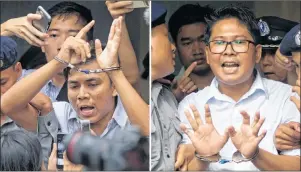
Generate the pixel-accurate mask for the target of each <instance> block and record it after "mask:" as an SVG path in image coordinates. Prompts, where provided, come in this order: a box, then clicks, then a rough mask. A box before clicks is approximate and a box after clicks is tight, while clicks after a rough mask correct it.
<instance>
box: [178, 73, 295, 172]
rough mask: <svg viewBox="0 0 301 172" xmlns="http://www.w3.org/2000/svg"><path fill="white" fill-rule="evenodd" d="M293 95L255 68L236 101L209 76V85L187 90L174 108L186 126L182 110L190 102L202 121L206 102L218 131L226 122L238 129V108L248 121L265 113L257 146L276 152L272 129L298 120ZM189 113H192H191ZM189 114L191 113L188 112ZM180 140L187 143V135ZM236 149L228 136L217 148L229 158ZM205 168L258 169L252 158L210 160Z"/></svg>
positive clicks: (290, 88) (293, 152)
mask: <svg viewBox="0 0 301 172" xmlns="http://www.w3.org/2000/svg"><path fill="white" fill-rule="evenodd" d="M292 95H293V93H292V87H291V86H289V85H287V84H283V83H281V82H278V81H273V80H269V79H266V78H262V77H261V76H260V74H259V72H258V71H257V72H256V78H255V80H254V82H253V84H252V86H251V88H250V90H249V91H248V92H247V93H245V94H244V95H243V96H242V97H241V98H240V100H239V101H237V102H236V101H234V100H233V99H232V98H230V97H228V96H227V95H225V94H222V93H221V92H220V91H219V89H218V81H217V79H216V78H214V79H213V81H212V83H211V85H210V86H208V87H206V88H204V89H203V90H201V91H198V92H197V93H191V94H190V95H188V96H186V97H185V98H184V99H183V101H181V102H180V105H179V108H178V111H179V114H180V118H181V121H182V123H185V124H186V125H187V127H188V128H190V129H191V126H190V124H189V122H188V120H187V118H186V116H185V114H184V110H185V109H189V105H190V104H194V105H195V106H196V108H197V109H198V111H199V113H200V115H201V119H202V120H203V121H205V110H204V106H205V104H208V105H209V108H210V112H211V117H212V123H213V125H214V127H215V128H216V130H217V131H218V133H219V134H221V135H223V134H224V131H225V129H226V128H227V127H229V126H231V125H232V126H234V127H235V129H236V130H239V128H240V126H241V124H242V121H243V118H242V115H241V114H240V112H241V111H242V110H244V111H246V112H247V113H248V114H249V115H250V121H253V119H254V116H255V113H256V112H257V111H259V112H260V115H261V117H265V122H264V124H263V125H262V127H261V129H260V131H259V134H260V133H261V132H262V131H263V130H264V129H266V130H267V134H266V136H265V137H264V138H263V140H262V141H261V142H260V144H259V147H260V148H261V149H264V150H266V151H268V152H270V153H272V154H275V155H277V154H278V152H277V150H276V147H275V144H274V136H275V131H276V129H277V127H278V125H279V124H283V123H287V122H290V121H295V122H300V112H299V111H298V109H297V108H296V106H295V104H294V103H293V102H291V101H290V97H291V96H292ZM191 114H192V113H191ZM192 117H193V116H192ZM183 140H184V142H185V143H191V141H190V140H189V138H188V136H187V135H186V134H185V135H184V139H183ZM236 151H237V149H236V147H235V146H234V145H233V143H232V141H231V139H229V140H228V142H227V143H226V144H225V145H224V147H223V148H222V149H221V150H220V152H219V153H220V155H221V156H222V157H223V158H226V159H229V160H231V158H232V155H233V153H234V152H236ZM282 154H285V155H297V156H300V149H295V150H291V151H284V152H282ZM209 170H214V171H215V170H222V171H223V170H226V171H227V170H231V171H232V170H243V171H246V170H252V171H254V170H258V169H257V168H256V167H255V166H254V165H253V163H252V162H242V163H238V164H236V163H234V162H233V163H226V164H220V163H211V164H210V165H209Z"/></svg>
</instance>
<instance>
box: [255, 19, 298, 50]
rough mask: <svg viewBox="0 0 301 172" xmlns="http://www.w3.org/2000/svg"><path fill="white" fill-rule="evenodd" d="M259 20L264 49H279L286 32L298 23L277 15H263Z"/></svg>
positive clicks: (261, 42)
mask: <svg viewBox="0 0 301 172" xmlns="http://www.w3.org/2000/svg"><path fill="white" fill-rule="evenodd" d="M257 20H258V26H259V30H260V36H261V39H260V44H261V45H262V48H263V50H265V49H277V48H278V47H279V45H280V42H281V41H282V39H283V38H284V36H285V34H286V33H287V32H288V31H289V30H290V29H291V28H293V27H294V26H296V25H297V24H298V23H297V22H294V21H290V20H286V19H283V18H280V17H276V16H263V17H260V18H258V19H257Z"/></svg>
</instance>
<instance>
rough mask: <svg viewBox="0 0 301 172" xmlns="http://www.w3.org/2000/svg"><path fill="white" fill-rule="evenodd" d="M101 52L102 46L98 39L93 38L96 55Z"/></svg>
mask: <svg viewBox="0 0 301 172" xmlns="http://www.w3.org/2000/svg"><path fill="white" fill-rule="evenodd" d="M101 53H102V46H101V42H100V40H99V39H96V40H95V54H96V57H98V56H99V55H100V54H101Z"/></svg>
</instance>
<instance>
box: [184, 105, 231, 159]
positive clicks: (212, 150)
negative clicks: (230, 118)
mask: <svg viewBox="0 0 301 172" xmlns="http://www.w3.org/2000/svg"><path fill="white" fill-rule="evenodd" d="M190 108H191V110H192V112H193V115H194V119H192V117H191V114H190V113H189V111H188V110H185V115H186V117H187V119H188V121H189V123H190V125H191V127H192V129H193V131H194V132H192V131H188V129H187V128H186V126H185V125H184V124H181V129H182V130H183V131H184V132H185V133H186V134H187V135H188V137H189V138H190V140H191V142H192V144H193V146H194V147H195V149H196V151H197V153H198V154H199V155H201V156H211V155H215V154H217V153H218V152H219V151H220V150H221V149H222V148H223V147H224V145H225V144H226V142H227V141H228V138H229V135H228V131H227V130H226V131H225V133H224V135H220V134H219V133H218V132H217V131H216V129H215V127H214V126H213V124H212V118H211V113H210V109H209V106H208V105H207V104H206V105H205V120H206V123H203V121H202V120H201V117H200V114H199V112H198V110H197V109H196V107H195V106H194V105H190Z"/></svg>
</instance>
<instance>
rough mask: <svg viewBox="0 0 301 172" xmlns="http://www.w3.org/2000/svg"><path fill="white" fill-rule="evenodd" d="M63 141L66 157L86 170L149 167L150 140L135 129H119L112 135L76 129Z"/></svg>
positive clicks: (123, 169)
mask: <svg viewBox="0 0 301 172" xmlns="http://www.w3.org/2000/svg"><path fill="white" fill-rule="evenodd" d="M64 144H65V145H66V153H67V157H68V159H69V160H70V161H71V162H72V163H74V164H82V165H84V166H85V167H86V170H88V171H92V170H98V171H103V170H104V171H112V170H113V171H128V170H130V171H133V170H134V171H148V170H149V140H148V138H145V137H141V135H140V132H137V130H135V131H126V130H120V131H118V132H116V133H115V134H114V136H113V138H111V139H105V138H99V137H97V136H93V135H91V134H89V133H83V132H77V133H75V134H73V135H69V136H66V138H65V140H64Z"/></svg>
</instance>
